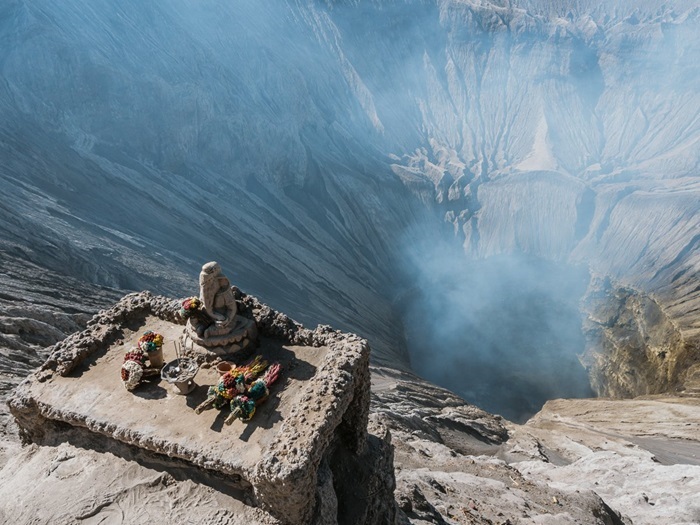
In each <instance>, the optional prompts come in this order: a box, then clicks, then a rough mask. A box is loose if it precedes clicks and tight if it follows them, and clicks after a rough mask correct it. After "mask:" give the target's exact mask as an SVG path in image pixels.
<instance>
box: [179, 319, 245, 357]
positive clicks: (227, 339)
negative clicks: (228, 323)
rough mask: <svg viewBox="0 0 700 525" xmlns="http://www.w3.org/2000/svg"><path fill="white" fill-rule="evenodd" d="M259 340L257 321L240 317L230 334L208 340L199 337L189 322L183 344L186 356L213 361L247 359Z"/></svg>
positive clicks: (235, 321) (183, 335)
mask: <svg viewBox="0 0 700 525" xmlns="http://www.w3.org/2000/svg"><path fill="white" fill-rule="evenodd" d="M257 339H258V330H257V326H256V325H255V321H253V320H252V319H248V318H246V317H242V316H240V315H238V316H236V319H234V325H233V327H232V328H231V331H230V332H229V333H228V334H225V335H221V336H217V337H209V338H206V339H204V338H202V337H199V335H197V331H196V330H195V329H194V327H193V326H192V323H191V322H189V321H188V322H187V326H185V331H184V333H183V334H182V338H181V343H182V349H183V351H184V352H185V355H188V356H190V357H193V358H195V359H200V358H204V360H205V361H211V360H212V359H213V358H217V357H220V358H231V357H234V356H236V357H245V356H246V355H247V354H250V353H252V351H253V348H254V347H255V345H256V344H257Z"/></svg>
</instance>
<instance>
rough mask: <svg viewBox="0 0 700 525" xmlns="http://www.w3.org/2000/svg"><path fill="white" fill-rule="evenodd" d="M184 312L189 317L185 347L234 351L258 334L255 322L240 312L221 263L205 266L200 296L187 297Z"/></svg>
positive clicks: (220, 352)
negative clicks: (239, 313)
mask: <svg viewBox="0 0 700 525" xmlns="http://www.w3.org/2000/svg"><path fill="white" fill-rule="evenodd" d="M182 312H184V313H186V315H185V317H187V327H186V328H185V336H184V343H185V344H184V346H185V348H186V349H187V350H190V351H191V350H195V353H196V350H197V348H196V347H200V350H201V351H203V353H213V354H216V355H226V354H233V353H236V352H238V351H239V350H242V349H243V348H246V347H247V346H248V345H249V344H250V343H251V342H253V341H254V340H255V338H256V336H257V330H256V326H255V321H254V320H252V319H248V318H247V317H243V316H241V315H238V306H237V304H236V297H235V294H234V291H233V289H232V288H231V283H230V282H229V280H228V278H227V277H226V276H225V275H224V274H223V273H222V271H221V266H220V265H219V263H217V262H213V261H212V262H208V263H206V264H205V265H204V266H202V271H201V272H200V274H199V297H198V298H196V297H193V298H190V299H187V300H185V302H184V303H183V310H182ZM188 343H189V344H188Z"/></svg>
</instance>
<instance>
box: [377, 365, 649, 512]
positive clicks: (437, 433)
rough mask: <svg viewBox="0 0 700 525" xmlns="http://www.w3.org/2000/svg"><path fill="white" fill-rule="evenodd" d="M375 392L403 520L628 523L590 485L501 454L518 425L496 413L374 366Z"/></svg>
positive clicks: (405, 376) (410, 377)
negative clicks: (558, 478)
mask: <svg viewBox="0 0 700 525" xmlns="http://www.w3.org/2000/svg"><path fill="white" fill-rule="evenodd" d="M372 393H373V399H372V411H373V413H375V414H376V415H377V417H379V418H380V419H382V420H383V421H385V422H386V424H387V426H388V427H389V428H390V429H391V432H392V440H393V443H394V446H395V463H394V465H395V469H396V484H397V488H396V501H397V504H398V506H399V509H400V510H401V514H400V516H399V518H400V519H399V522H400V523H417V524H421V523H434V524H463V523H490V524H499V525H503V524H511V525H515V524H551V525H554V524H572V525H573V524H581V525H582V524H586V525H594V524H595V525H622V524H629V523H631V522H630V521H629V520H627V519H626V518H623V517H620V515H619V514H618V513H617V512H615V511H614V510H612V509H611V508H610V507H609V506H608V505H607V504H606V503H605V502H604V501H603V500H602V499H601V498H600V496H599V495H597V494H596V493H595V491H594V490H591V489H583V488H581V487H578V486H576V487H571V486H569V487H559V486H557V485H555V484H552V483H548V482H543V480H542V479H541V478H539V477H538V476H536V475H533V476H529V477H524V476H523V474H522V473H521V472H520V470H519V468H520V467H519V465H518V464H517V463H512V462H511V461H509V460H508V459H505V460H504V459H502V458H501V457H502V456H504V454H503V451H504V450H508V449H509V448H513V447H514V446H513V444H512V443H511V435H510V434H511V433H512V432H513V429H514V428H519V427H517V426H513V425H512V424H511V423H508V422H506V421H505V420H503V419H502V418H500V417H499V416H493V415H491V414H488V413H486V412H483V411H482V410H479V409H478V408H476V407H474V406H472V405H469V404H467V403H466V402H464V401H463V400H461V399H459V398H458V397H457V396H455V395H454V394H451V393H450V392H448V391H446V390H444V389H442V388H440V387H437V386H435V385H432V384H430V383H427V382H425V381H422V380H421V379H419V378H417V377H415V376H412V375H410V374H405V373H401V372H397V371H393V370H387V369H373V376H372ZM635 523H636V522H635Z"/></svg>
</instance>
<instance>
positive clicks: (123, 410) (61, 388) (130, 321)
mask: <svg viewBox="0 0 700 525" xmlns="http://www.w3.org/2000/svg"><path fill="white" fill-rule="evenodd" d="M239 298H240V307H241V308H240V310H242V311H243V312H244V313H245V314H247V315H248V316H249V318H250V319H254V320H255V322H256V324H257V326H258V330H259V335H260V346H259V347H258V348H257V349H255V350H254V352H253V353H254V354H255V355H258V354H260V355H262V356H263V357H264V358H265V359H267V360H268V361H270V362H275V361H276V362H279V363H281V365H282V372H281V375H280V379H279V380H278V382H277V383H275V384H274V385H272V387H271V389H270V390H271V396H270V398H269V399H268V400H267V401H266V402H265V403H264V404H263V405H261V406H260V407H259V408H258V411H257V412H256V414H255V416H254V417H253V419H252V421H250V422H248V423H244V422H242V421H240V420H237V421H235V422H234V423H233V424H232V425H230V426H229V425H225V424H224V419H225V418H226V416H227V415H228V414H229V410H228V408H224V409H223V410H222V411H218V410H216V409H211V410H207V411H205V412H203V413H202V414H200V415H197V414H195V413H194V407H195V406H197V404H199V403H200V402H201V401H203V400H204V399H205V398H206V390H207V386H208V385H212V384H215V383H216V382H217V380H218V375H217V373H216V371H215V369H214V368H213V367H209V365H208V364H206V363H205V364H204V365H203V366H205V367H208V368H204V367H203V368H201V369H200V370H199V372H198V374H197V376H196V378H195V382H196V383H197V385H198V386H197V388H196V389H195V390H194V391H193V392H192V393H191V394H189V395H187V396H183V395H178V394H176V393H175V392H174V391H173V390H172V389H171V386H170V385H169V384H168V383H166V382H165V381H163V380H161V379H160V378H152V379H149V380H145V381H143V382H142V384H141V385H140V386H138V387H137V388H136V389H135V390H134V391H133V392H129V391H127V390H126V389H125V388H124V387H123V385H122V383H121V380H120V368H121V365H122V362H123V355H124V352H125V351H126V350H127V349H128V348H130V347H131V346H134V345H135V344H136V341H137V339H138V338H139V337H140V335H141V333H142V332H143V331H145V330H154V331H156V332H159V333H161V334H162V335H163V336H164V339H165V343H164V346H163V348H164V357H165V361H166V362H167V361H169V360H172V359H174V358H175V353H174V348H173V343H172V342H173V341H175V340H177V339H178V338H179V337H180V335H181V334H182V332H183V328H184V320H182V319H179V317H178V315H177V313H176V312H177V310H178V306H179V302H178V301H172V300H168V299H166V298H163V297H155V296H152V295H151V294H148V293H147V292H144V293H141V294H131V295H129V296H126V297H125V298H124V299H122V300H121V301H120V302H119V303H117V305H115V306H114V307H113V308H112V309H110V310H107V311H104V312H101V313H100V314H98V316H96V318H95V319H93V321H92V322H91V324H90V325H89V327H88V329H87V330H86V331H84V332H82V333H79V334H75V335H73V336H71V337H69V338H68V339H66V340H64V341H63V342H61V343H59V344H58V345H56V347H55V348H54V351H53V353H52V355H51V357H50V358H49V360H48V361H47V362H46V364H45V365H44V366H43V367H42V368H41V369H40V370H38V371H37V372H36V373H35V374H33V375H32V376H30V377H29V378H28V379H27V380H25V381H24V382H23V383H22V384H21V385H20V386H19V387H18V389H17V390H16V391H15V393H14V394H13V397H12V398H11V400H10V402H9V404H10V409H11V411H12V413H13V414H14V415H15V417H16V419H17V421H18V424H19V425H20V428H21V430H22V432H23V435H24V437H25V439H27V440H31V441H34V442H38V443H40V444H41V443H42V441H47V442H48V441H50V440H53V441H54V442H55V441H56V438H57V436H58V437H59V438H60V435H61V433H63V432H66V430H67V429H70V431H71V432H79V433H89V434H90V436H91V437H90V438H89V439H96V438H99V439H102V440H106V441H107V442H109V441H110V440H116V441H119V442H122V443H126V444H128V445H132V446H135V447H139V448H141V449H145V450H148V451H151V452H154V453H156V454H163V455H167V456H169V457H171V458H178V459H179V460H181V461H184V462H186V463H188V464H191V465H193V466H196V467H198V468H202V469H206V470H207V471H213V472H215V473H218V474H220V475H223V476H225V477H226V480H227V481H228V482H230V483H233V484H234V485H235V486H236V487H238V488H240V489H242V490H243V491H245V492H247V493H248V494H249V497H250V499H251V501H252V503H253V504H254V505H259V506H261V507H262V508H264V509H265V510H267V511H268V512H270V514H272V515H273V516H275V517H276V518H277V519H279V520H280V521H282V522H285V523H299V524H301V523H309V522H310V520H311V516H312V514H313V513H314V512H316V513H318V509H317V507H318V504H317V499H319V496H318V494H320V493H322V492H323V491H327V490H328V481H327V478H328V475H326V474H324V475H322V476H321V478H324V479H325V481H324V480H323V479H321V480H319V468H320V467H321V463H322V460H323V459H324V458H326V459H327V456H328V455H329V454H333V455H334V456H336V457H337V456H338V454H339V451H340V454H341V456H343V457H355V458H357V461H356V463H357V462H360V458H362V456H363V454H365V453H366V443H367V418H368V410H369V367H368V363H369V347H368V345H367V343H366V341H364V340H362V339H360V338H359V337H357V336H354V335H352V334H343V333H340V332H337V331H333V330H330V329H329V328H327V327H325V328H324V327H319V328H318V329H317V330H315V331H310V330H307V329H304V328H303V327H301V326H300V325H298V324H296V323H294V322H293V321H292V320H291V319H289V318H287V317H286V316H284V315H282V314H279V313H277V312H275V311H274V310H271V309H270V308H268V307H267V306H265V305H262V304H260V303H259V302H257V300H255V299H254V298H251V297H249V296H243V295H242V294H240V293H239ZM66 425H68V426H66ZM89 439H88V441H89ZM343 451H344V452H343ZM323 463H324V465H325V464H326V463H327V461H324V462H323ZM344 464H345V465H346V466H347V465H348V464H353V461H350V462H349V463H348V461H344ZM324 468H325V469H326V470H328V467H324ZM323 483H325V485H324V486H325V488H323V487H322V485H323ZM332 488H333V486H332V485H331V489H332ZM321 499H322V498H321Z"/></svg>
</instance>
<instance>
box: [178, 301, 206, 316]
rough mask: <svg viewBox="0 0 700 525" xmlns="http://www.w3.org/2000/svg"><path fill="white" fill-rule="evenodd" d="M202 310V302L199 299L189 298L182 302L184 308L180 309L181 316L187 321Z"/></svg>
mask: <svg viewBox="0 0 700 525" xmlns="http://www.w3.org/2000/svg"><path fill="white" fill-rule="evenodd" d="M201 309H202V301H200V300H199V298H198V297H188V298H187V299H185V300H184V301H182V307H181V308H180V315H181V316H182V317H184V318H185V319H189V318H190V317H192V316H193V315H194V314H196V313H197V312H199V311H200V310H201Z"/></svg>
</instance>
